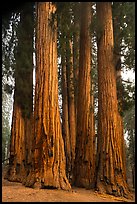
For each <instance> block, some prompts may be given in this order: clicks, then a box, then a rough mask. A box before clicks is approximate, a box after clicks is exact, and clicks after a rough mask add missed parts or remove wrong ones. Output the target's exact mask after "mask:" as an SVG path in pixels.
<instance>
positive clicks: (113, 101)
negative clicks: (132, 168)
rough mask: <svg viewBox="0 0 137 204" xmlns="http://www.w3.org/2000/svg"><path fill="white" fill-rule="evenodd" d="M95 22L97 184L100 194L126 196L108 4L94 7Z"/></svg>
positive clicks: (126, 189) (120, 125)
mask: <svg viewBox="0 0 137 204" xmlns="http://www.w3.org/2000/svg"><path fill="white" fill-rule="evenodd" d="M97 18H98V87H99V98H98V101H99V106H98V152H97V183H96V186H97V188H98V189H99V190H100V191H105V192H107V193H109V194H114V195H117V196H126V195H127V194H128V186H127V182H126V172H125V158H123V148H124V147H123V146H124V137H123V126H122V122H121V117H120V115H119V112H118V101H117V90H116V77H115V66H114V61H113V60H114V58H113V46H114V43H113V26H112V11H111V3H109V2H103V3H97Z"/></svg>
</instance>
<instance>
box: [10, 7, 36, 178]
mask: <svg viewBox="0 0 137 204" xmlns="http://www.w3.org/2000/svg"><path fill="white" fill-rule="evenodd" d="M28 20H29V21H28ZM17 37H18V47H17V54H16V55H15V58H16V68H15V92H14V106H13V116H12V129H11V143H10V163H9V169H8V172H7V175H6V178H7V179H8V180H10V181H19V182H23V181H24V179H25V178H26V176H27V175H28V174H29V172H30V169H31V165H32V159H31V150H32V134H31V127H32V126H31V124H32V121H31V120H32V99H33V98H32V97H33V96H32V93H33V81H32V76H33V74H32V70H33V59H32V48H33V43H32V42H33V40H32V39H33V5H32V3H28V4H27V5H26V6H25V7H24V9H23V10H22V11H21V14H20V22H19V27H18V30H17Z"/></svg>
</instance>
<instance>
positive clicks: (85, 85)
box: [74, 2, 95, 188]
mask: <svg viewBox="0 0 137 204" xmlns="http://www.w3.org/2000/svg"><path fill="white" fill-rule="evenodd" d="M90 24H91V4H90V2H82V3H81V31H80V55H79V79H78V80H79V81H78V103H77V136H76V155H75V166H74V185H76V186H80V187H86V188H91V187H93V186H94V156H93V155H94V152H93V149H94V147H93V141H94V137H95V133H94V125H93V124H94V122H93V121H92V119H93V117H92V114H93V112H91V109H93V107H91V106H92V104H91V96H90V94H91V37H90V35H91V34H90Z"/></svg>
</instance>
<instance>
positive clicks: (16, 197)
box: [2, 179, 135, 202]
mask: <svg viewBox="0 0 137 204" xmlns="http://www.w3.org/2000/svg"><path fill="white" fill-rule="evenodd" d="M2 202H135V196H134V195H133V199H132V200H127V199H122V198H117V197H114V196H110V195H106V194H99V193H97V192H94V191H93V190H86V189H84V188H72V190H71V191H63V190H57V189H40V188H39V187H35V188H34V189H32V188H27V187H25V186H23V185H22V184H21V183H16V182H9V181H7V180H5V179H2Z"/></svg>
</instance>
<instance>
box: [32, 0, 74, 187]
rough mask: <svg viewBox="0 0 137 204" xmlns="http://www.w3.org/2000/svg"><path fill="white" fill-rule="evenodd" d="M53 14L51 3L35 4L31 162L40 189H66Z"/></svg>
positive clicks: (53, 8)
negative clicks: (33, 105) (33, 164)
mask: <svg viewBox="0 0 137 204" xmlns="http://www.w3.org/2000/svg"><path fill="white" fill-rule="evenodd" d="M55 11H56V8H55V5H54V4H52V3H51V2H45V3H38V4H37V41H36V49H37V62H36V63H37V68H36V93H35V110H34V120H35V121H34V122H35V126H34V134H35V152H34V162H35V173H36V179H37V180H38V181H40V182H41V185H42V187H43V188H61V189H70V188H71V187H70V184H69V182H68V180H67V178H66V172H65V167H66V164H65V162H66V161H65V154H64V143H63V138H62V134H61V123H60V113H59V105H58V76H57V30H56V22H54V18H52V17H53V14H54V13H55Z"/></svg>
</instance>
